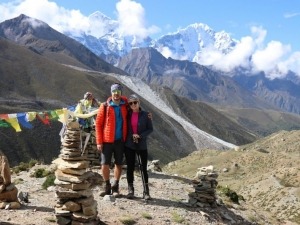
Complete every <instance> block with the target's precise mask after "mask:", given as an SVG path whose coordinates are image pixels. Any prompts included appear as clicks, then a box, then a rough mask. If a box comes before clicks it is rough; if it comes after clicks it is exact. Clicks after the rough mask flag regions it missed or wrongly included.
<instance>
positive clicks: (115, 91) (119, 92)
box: [112, 90, 121, 94]
mask: <svg viewBox="0 0 300 225" xmlns="http://www.w3.org/2000/svg"><path fill="white" fill-rule="evenodd" d="M112 93H113V94H121V91H120V90H114V91H112Z"/></svg>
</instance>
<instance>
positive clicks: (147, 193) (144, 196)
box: [143, 192, 151, 200]
mask: <svg viewBox="0 0 300 225" xmlns="http://www.w3.org/2000/svg"><path fill="white" fill-rule="evenodd" d="M143 199H145V200H151V197H150V194H149V192H144V195H143Z"/></svg>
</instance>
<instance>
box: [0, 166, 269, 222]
mask: <svg viewBox="0 0 300 225" xmlns="http://www.w3.org/2000/svg"><path fill="white" fill-rule="evenodd" d="M39 167H41V166H39ZM45 168H49V166H47V165H45ZM34 170H35V167H33V168H32V169H31V171H28V172H20V173H19V174H18V175H16V174H12V181H13V182H14V181H15V184H16V186H17V188H18V190H19V192H20V191H22V192H28V193H29V202H28V203H25V202H22V205H21V208H20V209H14V210H10V209H1V210H0V224H1V225H2V224H19V225H33V224H34V225H47V224H56V217H55V214H54V205H55V204H56V197H55V191H54V188H53V187H50V188H48V190H43V189H42V183H43V182H44V180H45V178H34V177H30V174H31V173H32V171H34ZM149 175H150V176H149V177H150V193H151V196H152V198H153V199H152V200H151V201H147V202H145V201H144V200H143V199H142V198H141V197H142V183H141V179H140V176H139V174H138V173H136V177H135V179H136V181H135V189H136V198H135V199H131V200H129V199H127V198H125V197H124V196H121V197H120V198H108V199H107V198H105V197H104V198H102V197H100V196H99V193H100V191H101V190H102V186H95V187H94V188H93V193H94V198H95V199H96V200H97V202H98V216H99V219H100V221H101V222H100V223H101V224H203V225H205V224H218V225H222V224H245V225H246V224H256V223H251V222H250V220H249V219H243V217H245V218H246V215H247V214H248V215H249V214H251V215H257V216H261V215H259V214H257V213H256V212H255V211H254V210H246V208H247V206H246V205H245V203H242V204H243V205H239V206H238V205H234V204H233V205H232V208H227V207H225V206H224V205H219V206H216V207H210V206H203V207H197V208H193V207H190V206H188V204H187V199H188V193H189V192H193V187H192V185H191V180H189V179H186V178H182V177H178V176H174V175H173V176H172V175H168V174H164V173H160V172H151V173H150V174H149ZM120 189H121V193H122V194H124V195H125V194H126V193H127V186H126V175H125V171H124V174H123V176H122V179H121V181H120ZM241 208H242V209H243V210H241ZM253 213H254V214H253ZM250 219H251V218H250ZM265 224H270V223H268V222H267V221H266V223H265Z"/></svg>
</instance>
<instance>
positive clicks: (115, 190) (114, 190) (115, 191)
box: [111, 183, 120, 197]
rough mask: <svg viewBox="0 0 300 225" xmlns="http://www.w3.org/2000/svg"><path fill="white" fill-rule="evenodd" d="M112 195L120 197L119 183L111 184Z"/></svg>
mask: <svg viewBox="0 0 300 225" xmlns="http://www.w3.org/2000/svg"><path fill="white" fill-rule="evenodd" d="M111 191H112V195H113V196H115V197H118V196H119V195H120V193H119V184H118V183H114V184H113V186H111Z"/></svg>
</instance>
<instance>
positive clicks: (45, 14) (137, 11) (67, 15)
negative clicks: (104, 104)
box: [0, 0, 160, 38]
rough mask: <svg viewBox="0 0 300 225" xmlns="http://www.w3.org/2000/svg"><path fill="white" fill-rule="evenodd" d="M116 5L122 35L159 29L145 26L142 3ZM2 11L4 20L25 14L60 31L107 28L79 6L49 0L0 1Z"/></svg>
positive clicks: (123, 1) (128, 0) (127, 0)
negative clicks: (59, 3) (78, 7)
mask: <svg viewBox="0 0 300 225" xmlns="http://www.w3.org/2000/svg"><path fill="white" fill-rule="evenodd" d="M116 7H117V12H118V22H119V31H120V32H121V34H122V35H134V36H136V37H137V38H144V37H146V36H148V35H151V34H154V33H157V32H159V31H160V29H159V28H158V27H156V26H150V27H146V25H145V12H144V8H143V7H142V5H141V4H139V3H137V2H135V1H131V0H121V1H119V2H118V3H117V4H116ZM0 11H1V19H2V20H5V19H11V18H14V17H17V16H19V15H20V14H25V15H27V16H29V17H32V18H35V19H39V20H42V21H44V22H46V23H47V24H49V26H51V27H52V28H54V29H56V30H58V31H59V32H71V33H72V34H73V35H76V34H80V33H81V32H85V33H88V34H90V35H93V36H95V37H100V36H102V35H104V33H103V32H104V31H105V28H104V27H101V25H99V23H94V21H90V19H89V17H88V16H85V15H83V14H82V13H81V12H80V11H79V10H74V9H65V8H64V7H61V6H58V5H57V4H56V3H55V2H51V1H48V0H38V1H37V0H15V1H11V2H9V3H6V4H5V3H4V4H0ZM0 22H1V21H0Z"/></svg>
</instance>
